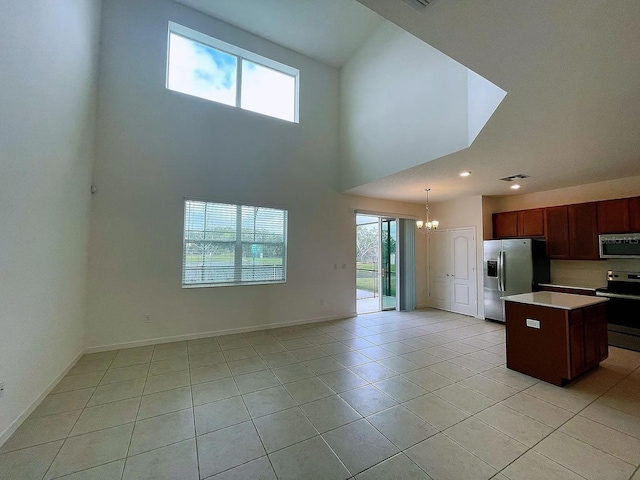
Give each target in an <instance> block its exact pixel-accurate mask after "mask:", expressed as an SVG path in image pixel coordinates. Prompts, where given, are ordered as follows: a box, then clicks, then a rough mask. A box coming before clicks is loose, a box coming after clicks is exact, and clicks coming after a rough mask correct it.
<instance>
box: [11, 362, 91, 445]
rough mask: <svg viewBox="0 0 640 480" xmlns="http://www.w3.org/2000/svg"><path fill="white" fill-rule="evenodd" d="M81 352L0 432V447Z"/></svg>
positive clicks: (60, 378)
mask: <svg viewBox="0 0 640 480" xmlns="http://www.w3.org/2000/svg"><path fill="white" fill-rule="evenodd" d="M83 354H84V352H80V353H78V354H77V355H76V356H75V358H74V359H73V360H72V361H71V363H69V365H67V366H66V367H65V368H64V369H63V370H62V372H60V374H59V375H58V376H57V377H56V378H54V379H53V381H52V382H51V383H50V384H49V386H48V387H47V388H45V390H44V392H42V393H41V394H40V395H39V396H38V397H37V398H36V399H35V400H34V401H33V402H31V403H30V404H29V406H27V408H26V409H25V410H24V411H23V412H22V413H21V414H20V415H18V417H17V418H16V419H15V420H14V421H13V422H11V425H9V426H8V427H7V428H6V429H5V431H4V432H2V433H0V447H1V446H2V445H4V442H6V441H7V440H9V437H11V435H13V432H15V431H16V430H17V429H18V427H20V425H22V422H24V421H25V420H26V419H27V417H28V416H29V415H31V414H32V413H33V411H34V410H35V409H36V408H37V407H38V405H40V403H42V401H43V400H44V399H45V397H46V396H47V395H49V394H50V393H51V390H53V389H54V388H55V386H56V385H58V383H60V380H62V378H63V377H64V376H65V375H66V374H67V373H69V370H71V369H72V368H73V366H74V365H75V364H76V363H77V362H78V360H80V357H82V355H83Z"/></svg>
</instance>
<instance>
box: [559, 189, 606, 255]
mask: <svg viewBox="0 0 640 480" xmlns="http://www.w3.org/2000/svg"><path fill="white" fill-rule="evenodd" d="M567 210H568V216H569V255H570V257H571V258H572V259H575V260H597V259H599V258H600V254H599V253H598V221H597V206H596V203H595V202H589V203H576V204H574V205H568V206H567Z"/></svg>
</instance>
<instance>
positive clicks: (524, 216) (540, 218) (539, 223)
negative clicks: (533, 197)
mask: <svg viewBox="0 0 640 480" xmlns="http://www.w3.org/2000/svg"><path fill="white" fill-rule="evenodd" d="M543 236H544V209H543V208H534V209H531V210H520V211H514V212H501V213H494V214H493V238H517V237H543Z"/></svg>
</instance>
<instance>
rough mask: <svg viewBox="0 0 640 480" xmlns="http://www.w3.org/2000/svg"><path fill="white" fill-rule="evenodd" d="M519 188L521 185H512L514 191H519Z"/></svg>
mask: <svg viewBox="0 0 640 480" xmlns="http://www.w3.org/2000/svg"><path fill="white" fill-rule="evenodd" d="M519 188H520V185H518V184H517V183H516V184H515V185H511V189H512V190H518V189H519Z"/></svg>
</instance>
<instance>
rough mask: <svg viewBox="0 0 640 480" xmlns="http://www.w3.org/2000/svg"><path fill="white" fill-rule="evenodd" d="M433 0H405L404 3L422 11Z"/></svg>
mask: <svg viewBox="0 0 640 480" xmlns="http://www.w3.org/2000/svg"><path fill="white" fill-rule="evenodd" d="M431 2H433V0H404V3H406V4H407V5H409V6H410V7H411V8H413V9H414V10H417V11H419V12H422V11H423V10H424V9H425V8H426V7H427V5H429V4H430V3H431Z"/></svg>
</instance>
